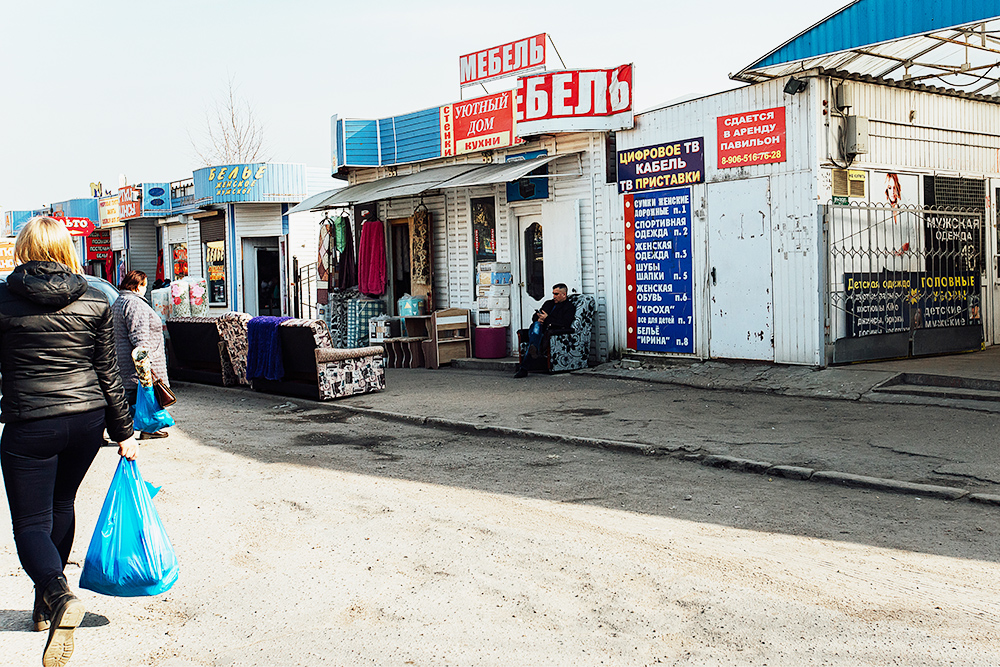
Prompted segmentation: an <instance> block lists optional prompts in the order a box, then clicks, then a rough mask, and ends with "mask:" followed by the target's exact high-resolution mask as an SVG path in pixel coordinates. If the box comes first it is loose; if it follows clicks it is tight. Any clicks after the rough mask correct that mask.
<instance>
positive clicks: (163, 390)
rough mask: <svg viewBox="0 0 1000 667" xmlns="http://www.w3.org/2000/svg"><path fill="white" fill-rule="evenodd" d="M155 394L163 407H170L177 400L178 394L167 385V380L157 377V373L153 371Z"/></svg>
mask: <svg viewBox="0 0 1000 667" xmlns="http://www.w3.org/2000/svg"><path fill="white" fill-rule="evenodd" d="M153 396H155V397H156V402H157V403H159V404H160V407H161V408H169V407H170V406H171V405H173V404H174V403H176V402H177V394H175V393H174V392H173V390H172V389H171V388H170V387H168V386H167V383H166V382H164V381H163V380H161V379H160V378H158V377H156V373H153Z"/></svg>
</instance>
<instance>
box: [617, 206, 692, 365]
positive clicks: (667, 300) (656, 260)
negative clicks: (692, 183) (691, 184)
mask: <svg viewBox="0 0 1000 667" xmlns="http://www.w3.org/2000/svg"><path fill="white" fill-rule="evenodd" d="M625 284H626V288H625V296H626V310H627V313H626V321H627V323H628V347H629V348H630V349H632V350H636V351H637V352H638V351H647V352H675V353H685V354H691V353H693V352H694V317H693V310H694V307H693V295H694V283H693V276H692V260H691V188H676V189H673V190H660V191H656V192H644V193H640V194H627V195H625Z"/></svg>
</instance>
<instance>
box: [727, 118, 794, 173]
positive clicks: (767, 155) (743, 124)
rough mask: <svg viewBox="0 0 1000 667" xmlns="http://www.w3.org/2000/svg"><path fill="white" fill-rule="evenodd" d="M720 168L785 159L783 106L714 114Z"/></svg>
mask: <svg viewBox="0 0 1000 667" xmlns="http://www.w3.org/2000/svg"><path fill="white" fill-rule="evenodd" d="M716 125H717V130H718V146H719V169H729V168H732V167H749V166H750V165H754V164H768V163H771V162H784V161H785V160H786V159H787V158H788V152H787V150H786V149H785V107H775V108H774V109H764V110H763V111H752V112H748V113H738V114H732V115H730V116H719V117H718V118H716Z"/></svg>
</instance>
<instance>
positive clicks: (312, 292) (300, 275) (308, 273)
mask: <svg viewBox="0 0 1000 667" xmlns="http://www.w3.org/2000/svg"><path fill="white" fill-rule="evenodd" d="M292 276H293V277H294V280H295V284H294V285H293V292H292V295H293V296H292V316H293V317H301V318H305V319H308V320H312V319H316V318H317V317H318V310H317V306H316V287H317V281H318V277H317V274H316V263H315V262H314V263H312V264H306V265H304V266H299V258H298V257H293V258H292ZM324 284H325V283H324Z"/></svg>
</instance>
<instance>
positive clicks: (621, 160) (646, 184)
mask: <svg viewBox="0 0 1000 667" xmlns="http://www.w3.org/2000/svg"><path fill="white" fill-rule="evenodd" d="M704 151H705V139H704V138H703V137H695V138H694V139H685V140H683V141H671V142H669V143H665V144H657V145H655V146H643V147H642V148H630V149H627V150H620V151H618V192H619V193H621V194H628V193H630V192H648V191H650V190H662V189H663V188H668V187H672V186H675V185H694V184H695V183H701V182H703V181H704V180H705V153H704Z"/></svg>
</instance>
